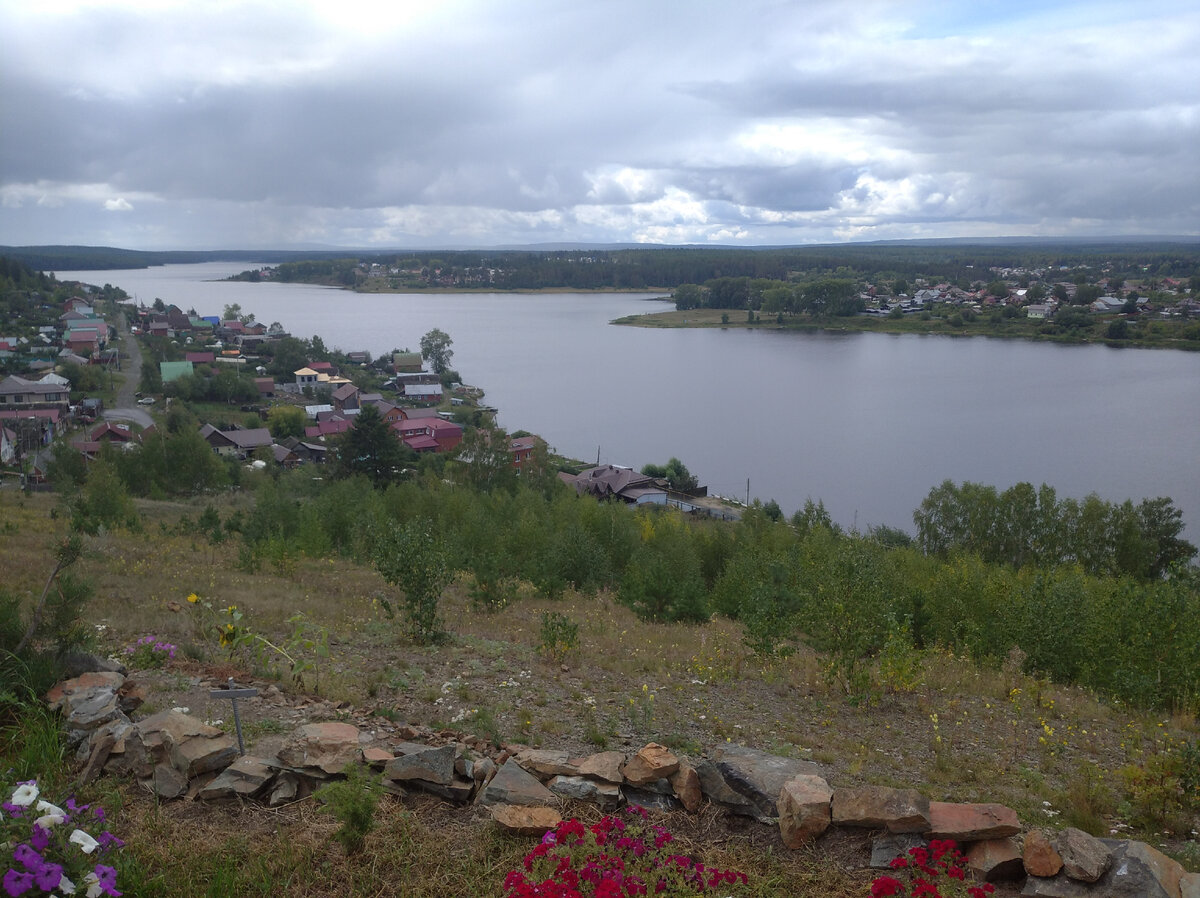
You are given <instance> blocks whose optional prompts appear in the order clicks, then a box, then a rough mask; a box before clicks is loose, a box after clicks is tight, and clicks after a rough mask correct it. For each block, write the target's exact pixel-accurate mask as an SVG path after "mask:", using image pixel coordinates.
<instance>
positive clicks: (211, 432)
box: [200, 424, 274, 458]
mask: <svg viewBox="0 0 1200 898" xmlns="http://www.w3.org/2000/svg"><path fill="white" fill-rule="evenodd" d="M200 436H201V437H203V438H204V441H205V442H206V443H208V445H209V446H211V447H212V450H213V452H215V453H217V454H218V455H229V456H234V457H236V458H245V457H246V456H248V455H249V454H250V453H251V452H253V451H254V450H255V449H266V448H269V447H270V446H271V443H272V442H274V441H273V440H272V438H271V432H270V431H269V430H267V429H266V428H265V427H253V428H234V429H232V430H218V429H217V428H215V427H213V426H212V425H211V424H205V425H204V426H203V427H201V428H200Z"/></svg>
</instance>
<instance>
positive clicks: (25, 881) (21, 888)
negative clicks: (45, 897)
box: [3, 867, 33, 898]
mask: <svg viewBox="0 0 1200 898" xmlns="http://www.w3.org/2000/svg"><path fill="white" fill-rule="evenodd" d="M3 885H4V891H6V892H8V894H10V895H12V896H13V898H17V896H18V895H24V894H25V893H26V892H28V891H29V890H30V889H31V888H33V874H32V873H18V872H17V871H16V870H14V869H12V868H11V867H10V868H9V869H8V872H7V873H5V874H4V881H3Z"/></svg>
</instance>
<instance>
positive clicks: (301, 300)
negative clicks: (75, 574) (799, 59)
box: [58, 263, 1200, 542]
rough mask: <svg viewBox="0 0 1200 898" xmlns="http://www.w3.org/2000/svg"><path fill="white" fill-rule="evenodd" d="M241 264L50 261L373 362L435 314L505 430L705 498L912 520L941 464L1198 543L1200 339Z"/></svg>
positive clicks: (965, 475)
mask: <svg viewBox="0 0 1200 898" xmlns="http://www.w3.org/2000/svg"><path fill="white" fill-rule="evenodd" d="M248 267H251V266H250V265H248V264H246V263H206V264H201V265H169V266H163V267H159V268H151V269H145V270H134V271H98V272H87V271H74V272H58V276H59V278H60V279H64V280H66V279H71V280H82V281H85V282H89V283H100V284H103V283H111V284H113V285H115V286H119V287H122V288H123V289H125V290H126V291H128V292H129V293H130V294H131V295H134V296H136V297H137V298H138V299H139V300H141V301H142V302H145V303H147V304H149V303H151V302H153V301H154V299H155V298H156V297H161V298H162V299H163V300H164V301H165V302H174V303H175V304H177V305H179V306H181V307H183V308H185V309H186V308H188V307H193V306H194V307H195V308H196V310H197V311H198V312H199V313H200V314H201V315H219V314H220V313H221V311H222V309H223V307H224V306H225V305H227V304H229V303H238V304H240V305H241V307H242V309H243V310H244V311H246V312H253V313H254V314H255V315H256V316H257V318H258V320H260V321H263V322H267V323H270V322H272V321H280V322H281V323H282V324H283V325H284V326H285V327H286V328H287V329H288V330H289V331H290V332H291V333H293V334H294V335H296V336H298V337H310V336H312V335H313V334H319V335H320V336H321V337H322V339H323V340H324V341H325V343H326V345H327V346H329V347H331V348H333V347H339V348H341V349H344V350H355V349H365V350H369V351H370V352H371V353H372V354H373V355H379V354H381V353H385V352H388V351H390V350H391V349H393V348H400V349H403V348H406V347H411V348H413V349H416V348H417V343H418V341H419V340H420V338H421V335H422V334H424V333H425V332H426V331H428V330H429V329H430V328H433V327H440V328H441V329H442V330H444V331H446V332H447V333H448V334H450V336H451V338H452V339H453V341H454V345H453V347H452V348H453V350H454V359H453V367H454V368H455V369H456V370H458V371H459V372H461V374H462V376H463V379H464V380H465V381H467V382H468V383H472V384H476V385H478V386H481V387H483V388H484V389H485V390H486V391H487V398H486V401H487V402H488V403H489V404H491V405H494V406H496V407H497V408H499V410H500V415H499V419H500V423H501V424H502V425H503V426H505V427H506V428H508V429H509V430H517V429H523V430H530V431H533V432H535V433H538V434H541V435H542V436H543V437H544V438H545V439H546V440H547V441H549V443H550V445H552V446H553V447H555V448H556V449H557V450H558V451H559V452H562V453H564V454H566V455H570V456H574V457H577V458H582V459H590V460H595V459H596V457H597V453H599V458H600V461H601V462H611V463H613V464H622V465H631V466H634V467H641V466H642V465H644V464H646V463H648V462H657V463H662V462H665V461H666V460H667V459H668V458H669V457H670V456H673V455H674V456H678V457H679V458H681V459H683V461H684V462H685V463H686V464H687V466H688V467H689V468H690V469H691V470H692V471H693V472H694V473H696V474H697V475H698V476H699V477H700V481H701V482H702V483H707V484H708V485H709V488H710V491H712V492H715V493H719V494H722V495H727V496H733V497H737V498H740V499H742V500H745V498H746V495H747V480H749V495H750V496H751V498H754V497H758V498H761V499H763V500H766V499H770V498H774V499H776V500H777V501H778V502H779V504H780V505H781V506H782V507H783V509H784V511H785V512H786V513H787V514H791V513H792V512H793V511H794V510H795V509H796V508H798V507H799V506H801V505H802V504H803V503H804V500H805V498H807V497H812V498H813V499H822V500H823V501H824V502H825V505H826V507H827V508H828V509H829V511H830V513H831V514H832V515H833V517H834V519H835V520H837V521H838V522H840V523H841V524H843V525H844V526H847V527H849V526H853V525H857V526H858V527H859V528H860V529H865V528H866V527H867V526H868V525H872V524H888V525H891V526H895V527H901V528H903V529H905V530H908V531H909V532H912V531H913V524H912V512H913V510H914V509H915V508H916V507H917V505H918V504H919V503H920V502H921V500H922V498H924V496H925V495H926V493H928V492H929V489H930V488H931V487H932V486H935V485H937V484H939V483H941V482H942V481H943V480H945V479H947V478H949V479H951V480H955V481H961V480H973V481H978V482H982V483H990V484H994V485H996V486H997V487H999V488H1005V487H1008V486H1010V485H1012V484H1013V483H1016V482H1018V481H1022V480H1027V481H1030V482H1031V483H1033V484H1035V485H1038V484H1041V483H1049V484H1050V485H1052V486H1054V487H1055V488H1056V489H1057V490H1058V492H1059V494H1060V496H1075V497H1078V498H1082V497H1083V496H1085V495H1087V494H1088V493H1090V492H1096V493H1098V494H1099V495H1101V496H1102V497H1104V498H1106V499H1110V500H1116V501H1120V500H1124V499H1126V498H1132V499H1134V500H1135V501H1137V500H1140V499H1142V498H1144V497H1151V496H1164V495H1165V496H1170V497H1171V498H1172V499H1174V500H1175V503H1176V505H1178V506H1179V507H1180V508H1181V509H1183V512H1184V518H1185V520H1186V521H1187V524H1188V533H1187V536H1188V538H1189V539H1190V540H1191V541H1192V542H1200V353H1185V352H1178V351H1165V350H1158V351H1156V350H1144V349H1110V348H1108V347H1105V346H1059V345H1054V344H1048V343H1025V342H1020V341H1015V340H1013V341H1010V340H993V339H984V338H971V339H954V338H949V337H922V336H913V335H903V336H897V335H888V334H854V335H847V336H837V335H824V334H800V333H787V332H774V331H768V330H742V329H731V330H650V329H644V328H631V327H615V326H611V325H609V324H608V322H609V321H611V320H612V319H614V318H616V317H619V316H621V315H627V314H631V313H635V312H643V311H655V310H658V309H662V308H669V307H670V306H669V305H668V304H665V303H655V302H652V301H648V299H647V298H648V297H649V296H650V294H641V295H638V294H614V295H599V296H597V295H579V294H538V295H513V294H404V295H397V294H389V295H381V296H364V295H359V294H354V293H350V292H346V291H342V290H335V289H330V288H323V287H311V286H304V285H293V284H247V283H239V282H220V281H214V280H213V279H216V278H222V277H225V276H227V275H229V274H234V273H237V272H238V271H241V270H243V269H245V268H248Z"/></svg>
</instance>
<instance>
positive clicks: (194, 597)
mask: <svg viewBox="0 0 1200 898" xmlns="http://www.w3.org/2000/svg"><path fill="white" fill-rule="evenodd" d="M187 600H188V601H189V602H191V603H192V604H193V605H195V604H196V603H197V602H199V601H200V597H199V596H198V595H196V594H195V593H192V594H191V595H189V596H188V597H187Z"/></svg>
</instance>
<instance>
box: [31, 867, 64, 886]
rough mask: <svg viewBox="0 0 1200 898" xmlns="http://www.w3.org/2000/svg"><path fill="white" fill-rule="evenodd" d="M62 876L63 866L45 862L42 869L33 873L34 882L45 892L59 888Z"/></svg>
mask: <svg viewBox="0 0 1200 898" xmlns="http://www.w3.org/2000/svg"><path fill="white" fill-rule="evenodd" d="M62 878H63V868H62V867H60V866H59V865H58V864H45V865H43V866H42V869H41V870H39V871H38V872H36V873H34V874H33V882H34V884H35V885H36V886H37V887H38V888H39V889H41V890H42V891H43V892H49V891H51V890H52V889H57V888H58V884H59V883H60V882H62Z"/></svg>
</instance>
